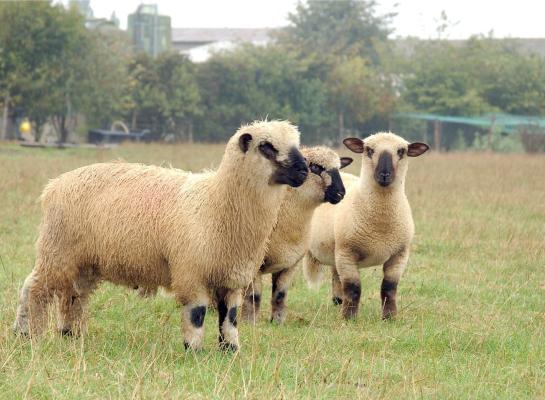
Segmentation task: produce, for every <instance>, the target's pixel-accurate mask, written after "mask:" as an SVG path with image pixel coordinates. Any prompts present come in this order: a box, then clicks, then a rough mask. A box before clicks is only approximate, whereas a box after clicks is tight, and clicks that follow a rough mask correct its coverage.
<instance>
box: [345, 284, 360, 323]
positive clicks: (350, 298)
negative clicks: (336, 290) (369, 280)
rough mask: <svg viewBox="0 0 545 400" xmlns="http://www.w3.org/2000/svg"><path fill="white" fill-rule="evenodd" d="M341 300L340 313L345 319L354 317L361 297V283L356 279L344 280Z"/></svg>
mask: <svg viewBox="0 0 545 400" xmlns="http://www.w3.org/2000/svg"><path fill="white" fill-rule="evenodd" d="M342 289H343V300H342V313H343V317H344V318H345V319H352V318H356V315H357V314H358V308H359V305H360V297H361V283H360V280H359V278H358V279H357V280H355V279H354V280H346V281H344V282H342Z"/></svg>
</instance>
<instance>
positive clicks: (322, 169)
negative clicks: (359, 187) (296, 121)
mask: <svg viewBox="0 0 545 400" xmlns="http://www.w3.org/2000/svg"><path fill="white" fill-rule="evenodd" d="M301 153H302V154H303V156H304V157H305V159H306V160H307V163H308V164H309V169H310V172H311V174H310V175H309V177H308V178H307V180H306V181H305V183H303V185H301V186H300V187H298V188H288V190H287V194H286V197H285V198H284V200H283V202H282V205H281V206H280V212H279V213H278V221H277V222H276V225H275V227H274V229H273V232H272V234H271V237H270V238H269V245H268V250H267V253H266V256H265V258H264V261H263V264H262V266H261V268H260V270H259V272H258V273H257V274H256V276H255V278H254V280H253V282H252V285H250V286H249V287H248V288H247V290H246V293H245V295H244V301H243V304H242V317H243V318H244V319H245V320H247V321H249V322H253V323H255V322H256V315H257V313H258V312H259V307H260V303H261V280H262V278H261V277H262V275H264V274H272V275H271V276H272V297H271V308H272V310H271V322H277V323H282V322H283V321H284V318H285V304H286V297H287V294H288V289H289V286H290V284H291V281H292V278H293V276H294V274H295V272H296V271H297V269H298V268H297V266H298V263H299V261H300V260H301V259H302V258H303V256H304V255H305V253H306V251H307V249H308V244H309V241H310V221H311V219H312V214H313V213H314V210H315V209H316V207H317V206H318V205H320V204H322V203H323V202H324V201H327V202H329V203H331V204H336V203H338V202H340V201H341V200H342V198H343V197H344V194H345V189H344V186H343V182H342V179H341V177H340V174H339V169H341V168H344V167H346V166H348V165H350V163H351V162H352V161H353V160H352V158H350V157H341V158H339V156H338V155H337V154H336V153H335V152H334V151H333V150H331V149H328V148H326V147H321V146H319V147H311V148H303V149H301Z"/></svg>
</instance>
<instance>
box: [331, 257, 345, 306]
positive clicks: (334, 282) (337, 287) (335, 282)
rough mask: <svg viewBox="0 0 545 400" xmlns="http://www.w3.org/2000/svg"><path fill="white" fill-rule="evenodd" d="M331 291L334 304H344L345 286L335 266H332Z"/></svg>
mask: <svg viewBox="0 0 545 400" xmlns="http://www.w3.org/2000/svg"><path fill="white" fill-rule="evenodd" d="M331 292H332V301H333V304H334V305H336V306H338V305H339V304H342V302H343V297H342V296H343V288H342V285H341V280H340V279H339V274H338V272H337V269H336V268H335V267H331Z"/></svg>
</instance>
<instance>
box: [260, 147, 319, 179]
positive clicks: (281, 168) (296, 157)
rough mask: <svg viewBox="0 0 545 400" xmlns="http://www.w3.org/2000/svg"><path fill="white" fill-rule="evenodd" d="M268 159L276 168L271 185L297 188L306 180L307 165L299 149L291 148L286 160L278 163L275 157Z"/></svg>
mask: <svg viewBox="0 0 545 400" xmlns="http://www.w3.org/2000/svg"><path fill="white" fill-rule="evenodd" d="M260 151H261V147H260ZM269 159H270V160H271V161H273V163H274V164H275V166H276V171H275V172H274V173H273V176H272V179H271V180H272V182H273V183H276V184H280V185H290V186H291V187H298V186H301V185H302V184H303V183H304V182H305V180H306V179H307V175H308V167H307V163H306V162H305V159H304V157H303V155H302V154H301V152H300V151H299V149H297V148H296V147H293V148H292V149H291V150H290V151H289V153H288V158H287V160H285V161H278V160H277V159H276V157H274V158H269Z"/></svg>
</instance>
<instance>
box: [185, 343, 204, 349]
mask: <svg viewBox="0 0 545 400" xmlns="http://www.w3.org/2000/svg"><path fill="white" fill-rule="evenodd" d="M184 349H185V350H186V351H201V350H202V347H193V346H191V345H190V344H189V343H187V342H184Z"/></svg>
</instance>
